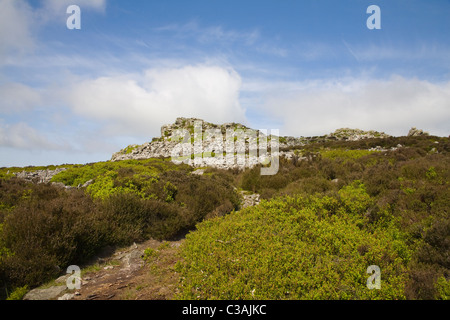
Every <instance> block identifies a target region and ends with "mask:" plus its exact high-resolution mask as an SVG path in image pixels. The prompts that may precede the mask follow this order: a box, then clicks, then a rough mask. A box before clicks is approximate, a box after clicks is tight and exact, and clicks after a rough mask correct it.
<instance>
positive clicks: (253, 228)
mask: <svg viewBox="0 0 450 320" xmlns="http://www.w3.org/2000/svg"><path fill="white" fill-rule="evenodd" d="M351 188H352V190H353V191H354V189H355V187H351ZM360 189H361V187H357V188H356V191H354V192H356V195H357V196H356V197H353V198H351V199H349V198H346V200H345V201H343V202H341V201H339V200H338V199H335V198H329V197H323V198H321V197H308V198H302V197H293V198H292V197H283V198H277V199H273V200H271V201H263V202H262V203H261V204H260V205H259V206H257V207H251V208H248V209H245V210H242V211H240V212H236V213H233V214H231V215H227V216H225V217H223V218H217V219H213V220H207V221H204V222H202V223H201V224H199V225H198V228H197V231H196V232H193V233H190V234H188V236H187V238H186V241H185V243H184V244H183V245H182V249H181V250H182V257H183V262H182V263H179V264H178V269H177V270H178V271H179V272H181V276H182V283H181V293H180V295H179V298H181V299H404V298H405V296H404V284H405V279H406V270H407V268H406V265H407V263H408V256H409V255H408V248H407V246H406V245H405V243H404V242H403V240H401V237H400V236H399V235H400V233H399V232H398V230H397V229H395V228H394V227H390V228H387V229H377V231H376V232H371V231H369V230H368V229H366V228H365V227H364V226H363V225H361V221H364V218H363V216H362V215H359V216H357V215H355V213H356V212H357V211H355V210H353V208H363V207H365V206H366V205H367V201H366V200H367V199H366V197H365V196H362V194H363V192H362V191H361V190H360ZM349 192H350V189H349V188H347V189H344V191H343V193H345V194H346V193H349ZM343 196H344V195H343ZM350 202H354V204H350ZM318 212H321V214H320V215H319V214H317V213H318ZM370 265H378V266H380V268H381V272H382V289H381V290H369V289H368V288H367V287H366V280H367V278H368V275H367V274H366V269H367V267H368V266H370Z"/></svg>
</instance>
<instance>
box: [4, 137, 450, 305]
mask: <svg viewBox="0 0 450 320" xmlns="http://www.w3.org/2000/svg"><path fill="white" fill-rule="evenodd" d="M377 147H378V148H377ZM369 149H370V151H369ZM386 150H387V151H386ZM449 151H450V142H449V139H448V138H440V137H433V136H419V137H399V138H393V137H389V138H382V139H381V138H379V139H365V140H360V141H325V140H317V141H316V142H314V143H311V144H308V145H306V146H299V147H297V148H296V150H295V156H294V157H293V158H292V159H291V160H287V159H284V158H281V159H280V169H279V172H278V173H277V174H276V175H275V176H261V175H260V168H259V167H255V168H253V169H247V170H245V171H238V170H218V169H211V168H209V169H205V171H204V174H203V175H201V176H199V175H197V174H192V172H193V168H191V167H189V166H187V165H175V164H173V163H172V162H171V161H170V160H169V159H148V160H127V161H117V162H100V163H94V164H89V165H70V166H69V165H67V166H64V167H65V168H67V170H65V171H63V172H61V173H59V174H57V175H56V176H54V177H53V180H52V182H58V183H63V184H64V185H66V186H71V187H73V188H71V189H66V188H61V187H59V186H57V185H53V184H33V183H27V182H25V181H23V180H20V179H17V178H15V177H14V173H15V172H19V171H23V170H26V171H32V170H38V169H36V168H3V169H0V285H5V288H3V289H1V290H0V291H1V292H0V295H4V296H5V298H6V295H7V296H9V297H10V298H20V297H21V296H23V294H24V291H26V288H33V287H35V286H38V285H40V284H42V283H45V282H47V281H49V280H51V279H53V278H55V277H57V276H58V275H60V274H61V272H62V271H64V270H65V268H67V266H68V265H71V264H82V263H83V261H86V260H87V259H89V257H91V256H92V255H94V254H95V253H96V252H97V251H98V250H100V249H101V248H102V247H104V246H106V245H120V246H122V245H127V244H131V243H133V242H140V241H144V240H146V239H149V238H154V239H158V240H169V239H172V238H176V237H177V236H179V235H183V234H186V233H188V232H189V233H188V235H187V236H186V239H185V240H184V241H183V245H182V246H181V248H180V249H179V253H180V257H179V262H178V263H177V264H176V268H175V269H176V271H177V272H178V273H179V274H180V275H181V282H180V283H179V288H178V291H179V294H178V296H177V297H178V298H184V299H185V298H188V299H449V297H450V282H449V279H450V258H449V255H448V252H450V242H449V237H450V215H449V211H448V210H449V208H450V189H449V181H450V173H449V172H450V171H449V164H450V161H449ZM47 168H48V169H53V168H56V167H47ZM47 168H39V169H40V170H42V169H47ZM83 186H84V187H83ZM237 191H244V193H258V194H260V195H261V198H262V199H263V201H262V202H261V204H260V205H258V206H255V207H250V208H246V209H244V210H239V209H240V198H239V196H238V194H239V193H238V192H237ZM173 250H174V251H175V248H173ZM157 255H158V251H157V250H156V251H154V250H153V251H152V250H148V251H147V252H146V254H145V257H144V259H145V261H147V262H149V263H151V262H152V261H153V260H154V258H155V257H156V256H157ZM370 265H377V266H379V267H380V269H381V280H382V282H381V283H382V284H381V285H382V288H381V290H369V289H368V288H367V287H366V280H367V278H368V277H369V275H368V274H367V273H366V271H367V267H369V266H370ZM24 288H25V289H24ZM6 293H7V294H6ZM170 296H173V295H170Z"/></svg>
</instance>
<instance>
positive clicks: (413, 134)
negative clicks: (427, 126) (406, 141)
mask: <svg viewBox="0 0 450 320" xmlns="http://www.w3.org/2000/svg"><path fill="white" fill-rule="evenodd" d="M428 135H430V134H429V133H428V132H424V131H423V130H421V129H417V128H415V127H412V128H411V129H410V130H409V132H408V137H419V136H428Z"/></svg>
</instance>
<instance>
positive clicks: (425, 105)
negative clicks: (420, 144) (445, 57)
mask: <svg viewBox="0 0 450 320" xmlns="http://www.w3.org/2000/svg"><path fill="white" fill-rule="evenodd" d="M295 85H296V86H297V89H296V90H295V89H293V88H292V87H293V86H294V85H293V86H291V87H290V91H289V92H283V91H278V92H276V93H275V92H272V95H271V97H270V98H268V99H267V100H266V102H265V104H264V106H263V109H264V111H265V112H267V113H268V114H272V116H273V117H274V118H276V119H279V120H281V121H282V122H283V123H284V127H283V131H284V132H285V134H289V135H296V136H299V135H302V136H312V135H322V134H326V133H329V132H332V131H334V130H335V129H337V128H342V127H350V128H360V129H364V130H372V129H373V130H378V131H385V132H386V133H389V134H392V135H398V136H400V135H406V134H407V133H408V130H409V129H410V128H411V127H413V126H415V127H419V128H421V129H424V130H426V131H429V132H430V133H431V134H435V135H441V136H448V135H449V134H450V126H449V123H450V82H446V83H431V82H429V81H424V80H418V79H414V78H413V79H405V78H403V77H398V76H394V77H392V78H390V79H388V80H362V79H348V80H343V81H336V80H334V81H333V80H322V81H312V82H310V83H298V84H295Z"/></svg>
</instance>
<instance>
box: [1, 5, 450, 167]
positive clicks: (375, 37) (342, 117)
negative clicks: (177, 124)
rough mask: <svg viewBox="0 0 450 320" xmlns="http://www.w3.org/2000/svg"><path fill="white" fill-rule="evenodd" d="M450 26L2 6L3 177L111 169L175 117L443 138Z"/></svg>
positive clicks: (438, 12) (438, 15)
mask: <svg viewBox="0 0 450 320" xmlns="http://www.w3.org/2000/svg"><path fill="white" fill-rule="evenodd" d="M70 5H77V6H78V7H79V8H80V12H81V15H80V19H79V21H80V27H81V28H80V29H71V28H68V23H67V22H68V20H69V21H72V20H71V19H72V18H73V16H72V15H73V14H74V12H73V11H69V13H68V12H67V8H68V7H69V6H70ZM371 5H376V6H378V8H379V9H380V11H379V15H378V16H377V15H374V14H375V13H376V12H374V11H369V12H368V10H367V9H368V7H369V6H371ZM449 15H450V1H449V0H428V1H423V0H389V1H387V0H371V1H365V0H341V1H335V0H302V1H300V0H295V1H294V0H284V1H272V0H258V1H255V0H246V1H235V0H227V1H225V0H189V1H186V0H179V1H176V0H164V1H162V0H158V1H156V0H143V1H138V0H129V1H125V0H0V167H9V166H28V165H51V164H66V163H89V162H96V161H106V160H109V159H110V158H111V155H112V153H114V152H116V151H119V150H120V149H122V148H124V147H126V146H128V145H130V144H142V143H145V142H148V141H151V139H152V138H153V137H159V136H160V127H161V126H162V125H164V124H169V123H173V122H174V121H175V119H176V118H177V117H197V118H200V119H204V120H205V121H208V122H213V123H218V124H221V123H226V122H240V123H243V124H245V125H247V126H249V127H251V128H254V129H266V130H271V129H279V130H280V135H282V136H284V135H291V136H297V137H298V136H315V135H324V134H328V133H330V132H333V131H334V130H335V129H338V128H343V127H348V128H359V129H363V130H377V131H382V132H385V133H388V134H391V135H394V136H403V135H406V134H407V133H408V131H409V129H410V128H411V127H417V128H420V129H423V130H424V131H428V132H429V133H430V134H433V135H437V136H449V134H450V36H449V35H450V19H449V18H448V17H449ZM375 18H376V20H373V19H375ZM368 20H369V24H370V23H371V22H374V21H377V22H379V23H380V27H381V28H380V29H373V28H372V29H370V28H368Z"/></svg>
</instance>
